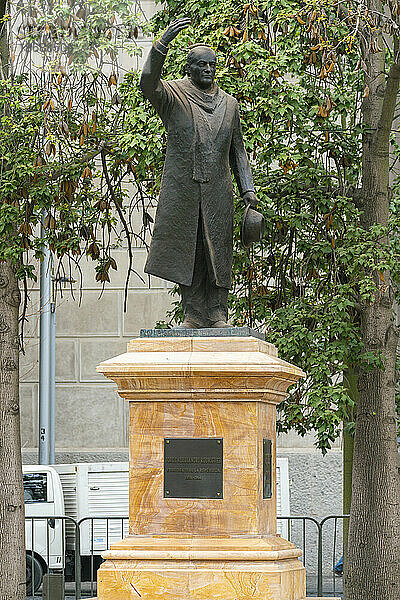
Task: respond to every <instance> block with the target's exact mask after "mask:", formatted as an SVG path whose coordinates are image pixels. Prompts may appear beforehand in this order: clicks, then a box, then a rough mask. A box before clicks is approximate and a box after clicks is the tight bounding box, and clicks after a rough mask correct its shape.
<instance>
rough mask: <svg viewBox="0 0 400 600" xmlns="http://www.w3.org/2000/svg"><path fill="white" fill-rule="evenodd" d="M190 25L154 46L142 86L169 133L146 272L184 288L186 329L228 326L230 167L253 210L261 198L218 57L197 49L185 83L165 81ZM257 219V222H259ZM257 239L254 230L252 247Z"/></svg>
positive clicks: (178, 26) (177, 27)
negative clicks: (176, 44)
mask: <svg viewBox="0 0 400 600" xmlns="http://www.w3.org/2000/svg"><path fill="white" fill-rule="evenodd" d="M189 25H190V20H189V19H188V18H182V19H177V20H176V21H174V22H173V23H171V25H170V26H169V27H168V28H167V29H166V31H165V32H164V34H163V35H162V37H161V39H160V40H157V41H155V42H154V44H153V46H152V48H151V50H150V53H149V56H148V57H147V60H146V63H145V65H144V67H143V72H142V77H141V81H140V85H141V89H142V91H143V94H144V95H145V96H146V97H147V98H148V99H149V100H150V102H151V103H152V104H153V106H154V108H155V109H156V111H157V113H158V114H159V115H160V117H161V119H162V121H163V123H164V125H165V128H166V130H167V133H168V143H167V152H166V157H165V165H164V172H163V177H162V182H161V190H160V197H159V201H158V207H157V213H156V219H155V224H154V231H153V238H152V241H151V245H150V250H149V256H148V259H147V262H146V266H145V271H146V273H149V274H151V275H155V276H157V277H161V278H163V279H167V280H169V281H172V282H175V283H177V284H179V287H180V292H181V298H182V305H183V313H184V321H183V324H182V325H181V327H182V328H186V329H192V328H196V329H198V328H203V327H228V323H227V303H228V292H229V288H230V286H231V274H232V254H233V189H232V177H231V172H230V166H231V168H232V170H233V173H234V175H235V179H236V182H237V184H238V188H239V193H240V195H241V196H242V198H243V200H244V202H245V203H246V204H247V205H248V208H247V209H246V218H247V215H248V214H249V213H250V214H252V216H253V221H252V223H254V217H255V218H256V221H257V219H258V218H259V222H260V227H259V231H260V232H261V222H262V216H261V215H259V213H257V212H256V211H255V210H254V207H255V206H256V203H257V199H256V196H255V193H254V185H253V178H252V174H251V168H250V163H249V160H248V157H247V154H246V149H245V146H244V142H243V137H242V131H241V127H240V117H239V106H238V103H237V100H236V99H235V98H233V97H232V96H230V95H229V94H226V93H225V92H224V91H223V90H221V89H220V88H219V87H218V85H217V84H216V83H215V82H214V78H215V71H216V63H217V57H216V54H215V52H214V50H213V49H212V48H210V47H209V46H207V45H205V44H195V45H193V46H191V47H190V48H189V52H188V55H187V58H186V69H185V70H186V75H185V77H183V79H176V80H162V79H161V71H162V67H163V64H164V60H165V57H166V55H167V52H168V45H169V43H170V42H171V41H172V40H173V39H174V38H175V37H176V36H177V35H178V34H179V32H180V31H182V30H183V29H185V28H186V27H188V26H189ZM257 215H259V217H257ZM254 232H255V237H256V238H257V222H256V228H255V229H254V227H253V228H252V231H251V236H250V238H249V236H247V237H246V242H247V241H250V242H251V240H252V239H253V237H254Z"/></svg>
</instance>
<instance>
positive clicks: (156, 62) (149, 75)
mask: <svg viewBox="0 0 400 600" xmlns="http://www.w3.org/2000/svg"><path fill="white" fill-rule="evenodd" d="M189 25H190V19H189V18H187V17H183V18H181V19H177V20H176V21H173V22H172V23H171V24H170V25H169V26H168V27H167V29H166V30H165V31H164V33H163V35H162V36H161V39H159V40H156V41H155V42H154V44H153V47H152V49H151V51H150V53H149V56H148V57H147V60H146V62H145V65H144V67H143V71H142V76H141V78H140V89H141V90H142V92H143V95H144V96H146V98H148V99H149V100H150V101H151V102H152V103H154V102H153V100H155V101H156V102H157V92H159V93H162V90H161V88H162V84H161V83H160V78H161V70H162V67H163V64H164V60H165V57H166V55H167V52H168V45H169V44H170V43H171V42H172V40H173V39H175V38H176V36H177V35H178V34H179V33H180V32H181V31H182V30H183V29H186V28H187V27H189Z"/></svg>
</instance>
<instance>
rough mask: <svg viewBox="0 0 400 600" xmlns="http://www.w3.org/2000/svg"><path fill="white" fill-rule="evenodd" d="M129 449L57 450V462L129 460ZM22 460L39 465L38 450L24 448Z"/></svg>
mask: <svg viewBox="0 0 400 600" xmlns="http://www.w3.org/2000/svg"><path fill="white" fill-rule="evenodd" d="M128 460H129V452H128V449H125V448H121V449H116V450H103V449H99V450H93V451H87V450H81V451H78V450H75V451H72V450H58V451H56V464H58V465H60V464H61V465H70V464H74V463H96V462H128ZM22 462H23V464H24V465H37V464H38V452H37V450H31V449H29V450H22Z"/></svg>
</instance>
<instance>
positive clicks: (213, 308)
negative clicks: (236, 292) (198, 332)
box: [207, 282, 229, 327]
mask: <svg viewBox="0 0 400 600" xmlns="http://www.w3.org/2000/svg"><path fill="white" fill-rule="evenodd" d="M207 288H208V318H209V327H215V325H216V324H217V326H218V327H221V326H223V325H222V323H225V324H226V321H227V318H228V294H229V290H227V289H226V288H222V287H218V286H216V285H215V283H211V282H209V283H208V286H207Z"/></svg>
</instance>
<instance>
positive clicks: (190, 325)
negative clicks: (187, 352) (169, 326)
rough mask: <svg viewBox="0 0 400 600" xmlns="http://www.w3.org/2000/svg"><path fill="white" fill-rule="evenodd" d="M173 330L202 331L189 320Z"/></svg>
mask: <svg viewBox="0 0 400 600" xmlns="http://www.w3.org/2000/svg"><path fill="white" fill-rule="evenodd" d="M173 329H200V326H199V325H197V324H196V323H194V322H193V321H190V320H189V319H185V320H184V321H183V323H181V324H180V325H177V326H176V327H174V328H173Z"/></svg>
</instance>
